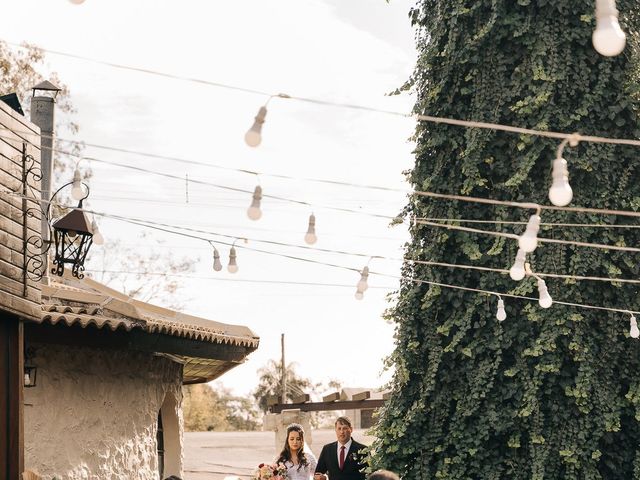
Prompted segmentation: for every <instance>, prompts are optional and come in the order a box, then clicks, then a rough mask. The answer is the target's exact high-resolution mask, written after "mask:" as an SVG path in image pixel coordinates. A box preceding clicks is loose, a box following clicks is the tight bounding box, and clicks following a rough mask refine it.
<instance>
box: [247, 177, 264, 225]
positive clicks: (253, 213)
mask: <svg viewBox="0 0 640 480" xmlns="http://www.w3.org/2000/svg"><path fill="white" fill-rule="evenodd" d="M260 200H262V187H261V186H260V185H257V186H256V188H255V189H254V190H253V200H252V201H251V206H250V207H249V208H248V209H247V216H248V217H249V218H250V219H251V220H260V217H262V210H260Z"/></svg>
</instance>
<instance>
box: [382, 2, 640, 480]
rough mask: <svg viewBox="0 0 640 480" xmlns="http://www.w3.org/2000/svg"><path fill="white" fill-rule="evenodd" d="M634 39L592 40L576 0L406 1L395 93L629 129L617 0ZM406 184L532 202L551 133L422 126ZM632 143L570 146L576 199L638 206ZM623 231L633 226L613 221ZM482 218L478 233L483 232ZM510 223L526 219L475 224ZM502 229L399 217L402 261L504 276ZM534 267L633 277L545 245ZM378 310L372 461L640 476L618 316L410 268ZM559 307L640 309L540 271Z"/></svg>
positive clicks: (637, 397)
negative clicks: (411, 40) (405, 231)
mask: <svg viewBox="0 0 640 480" xmlns="http://www.w3.org/2000/svg"><path fill="white" fill-rule="evenodd" d="M618 7H619V9H620V11H621V17H622V18H621V20H622V23H623V28H624V29H625V30H626V31H627V32H629V33H630V34H631V35H630V37H631V38H629V44H630V45H628V47H627V49H626V51H625V52H624V54H622V55H620V56H617V57H614V58H605V57H602V56H600V55H598V54H597V53H596V52H595V51H594V49H593V47H592V46H591V34H592V31H593V29H594V24H595V22H594V12H593V2H591V1H586V0H556V1H553V2H551V1H548V0H518V1H517V2H516V1H504V0H498V1H495V0H492V1H489V0H477V1H473V2H470V1H468V0H446V1H443V0H422V1H420V2H419V5H418V7H417V8H415V9H414V10H412V11H411V13H410V18H411V21H412V24H413V25H414V26H415V27H416V28H417V30H418V35H417V41H418V51H419V58H418V62H417V66H416V69H415V72H414V74H413V76H412V78H411V80H410V82H409V83H408V85H407V88H413V89H414V90H415V92H416V93H417V103H416V106H415V112H417V113H426V114H428V115H437V116H442V117H449V118H457V119H473V120H479V121H488V122H495V123H502V124H509V125H518V126H523V127H529V128H536V129H541V130H555V131H564V132H575V131H579V132H580V133H583V134H591V135H602V136H608V137H618V138H638V137H639V136H640V130H639V129H638V125H639V122H638V114H637V112H638V111H639V107H640V103H639V101H640V97H639V95H638V94H639V92H640V88H639V83H638V71H639V70H638V68H637V66H638V60H639V58H638V50H637V40H638V37H637V32H638V31H639V29H640V19H639V17H638V14H639V12H640V9H639V8H638V7H639V5H638V2H632V1H619V2H618ZM415 139H416V143H417V147H416V151H415V156H416V163H415V167H414V168H413V169H412V171H410V172H409V173H408V179H409V181H410V183H411V184H412V185H413V186H414V187H415V188H416V189H417V190H430V191H437V192H442V193H449V194H462V195H472V196H478V197H491V198H497V199H502V200H513V201H531V202H538V203H546V204H548V201H547V200H546V194H547V192H548V189H549V185H550V182H551V179H550V168H549V167H550V165H551V161H552V160H553V159H554V158H555V150H556V148H557V146H558V143H559V141H556V140H549V139H544V138H540V137H533V136H519V135H513V134H509V133H502V132H497V131H495V130H480V129H462V128H460V127H455V126H447V125H442V124H429V123H420V124H419V125H418V127H417V129H416V133H415ZM637 154H638V153H637V150H634V149H633V148H631V147H625V146H612V145H603V144H593V143H585V142H581V143H580V144H579V145H578V146H577V147H576V148H569V147H568V148H567V149H566V150H565V153H564V156H565V158H566V159H567V161H568V163H569V169H570V173H571V184H572V186H573V190H574V202H573V204H574V205H580V206H584V207H595V208H619V209H632V210H635V211H637V210H638V209H640V182H638V171H637V161H636V160H635V158H636V157H637ZM532 213H534V212H527V211H517V210H514V209H511V208H507V207H489V206H487V205H482V204H474V203H467V202H451V201H440V200H433V199H427V198H425V197H420V196H418V195H414V196H412V197H411V199H410V203H409V205H408V206H407V207H406V209H405V212H404V214H405V215H406V216H407V217H409V218H412V217H435V218H460V219H471V220H488V221H494V220H524V221H526V220H527V217H528V216H529V215H530V214H532ZM542 215H543V221H544V222H549V223H552V222H555V223H569V222H571V223H576V222H580V223H599V222H602V223H611V224H615V223H625V220H624V218H620V217H616V216H596V215H578V214H570V213H566V212H550V211H544V213H543V214H542ZM626 223H629V222H626ZM482 228H485V227H482ZM485 229H487V230H489V229H491V230H499V231H505V232H510V233H518V234H519V233H521V231H522V229H517V228H516V227H513V226H509V225H503V224H495V226H494V225H491V227H486V228H485ZM541 236H546V237H554V238H558V239H572V240H579V241H584V242H598V243H609V244H619V245H638V244H640V235H639V234H638V233H637V230H614V229H603V228H572V229H569V228H554V227H543V229H542V230H541ZM516 249H517V244H516V242H513V241H511V240H506V239H504V238H496V237H490V236H483V235H477V234H472V233H462V232H453V231H445V230H444V229H437V228H432V227H429V226H426V225H421V224H419V223H416V224H413V223H412V227H411V241H410V242H409V243H408V245H407V247H406V257H407V258H409V259H421V260H435V261H440V262H447V263H450V264H471V263H472V264H474V265H477V266H484V267H499V268H509V267H510V266H511V265H512V264H513V260H514V256H515V253H516ZM528 260H529V261H530V262H531V265H532V268H533V270H534V271H538V272H550V273H566V274H571V275H588V276H613V277H620V278H638V277H639V274H640V270H639V267H638V261H637V260H638V259H637V258H636V257H632V256H631V254H629V253H622V252H615V251H604V250H602V251H601V250H595V249H586V248H580V247H574V246H569V245H559V244H544V245H542V246H540V247H539V248H538V249H537V250H536V251H535V252H533V254H531V255H529V257H528ZM403 278H405V280H403V281H402V283H401V287H400V290H399V292H398V294H397V298H396V299H395V302H394V305H393V306H392V307H391V308H390V309H389V311H388V317H389V318H390V319H391V320H392V321H394V322H395V324H396V332H395V340H396V349H395V351H394V353H393V354H392V355H391V357H390V358H389V360H388V364H389V365H393V366H394V367H395V373H394V377H393V380H392V384H391V386H392V389H393V396H392V398H391V400H389V401H388V402H387V403H386V405H385V407H384V408H383V410H382V412H381V418H380V421H379V423H378V426H377V427H376V434H377V436H378V439H377V440H376V441H375V442H374V444H373V456H372V463H373V466H374V467H380V466H384V467H386V468H389V469H391V470H395V471H398V472H399V473H401V476H402V478H404V479H427V478H439V479H447V480H457V479H470V478H482V479H536V480H541V479H560V478H562V479H621V478H635V479H637V478H640V450H639V449H638V445H639V444H640V428H639V426H638V420H639V419H640V380H639V379H638V375H637V372H638V370H639V367H640V345H638V343H637V342H635V341H634V340H632V339H629V338H628V336H627V333H626V325H628V323H626V322H628V316H627V317H625V316H624V315H621V314H613V313H609V312H602V311H597V310H585V309H576V308H572V307H568V306H562V305H557V304H554V305H553V306H552V308H550V309H548V310H543V309H541V308H540V307H539V306H538V305H537V304H536V303H532V302H526V301H522V300H510V299H505V300H507V319H506V320H505V321H504V322H502V323H500V322H498V321H496V319H495V311H496V299H495V298H494V297H491V298H489V297H487V296H483V295H479V294H476V293H470V292H465V291H460V290H455V289H447V288H444V287H438V286H435V285H432V286H430V285H427V284H419V283H416V282H413V281H411V280H410V279H423V280H427V281H431V282H442V283H447V284H454V285H462V286H467V287H473V288H477V289H483V290H488V291H498V292H512V293H515V294H518V295H526V296H530V297H531V296H533V297H536V296H537V291H536V284H535V281H534V280H533V279H532V278H527V279H525V280H523V281H521V282H520V283H515V282H513V281H511V280H510V279H509V278H508V277H505V276H501V275H498V274H491V273H488V272H482V273H480V272H478V271H471V270H462V269H443V268H439V267H428V266H425V265H421V264H416V263H411V262H406V263H405V265H404V266H403ZM547 284H548V288H549V291H550V292H551V295H552V296H554V297H555V298H556V299H557V300H564V301H570V302H577V303H587V304H593V305H603V306H613V307H616V306H617V307H621V308H629V309H633V308H635V309H637V308H638V297H637V289H636V288H634V287H633V286H629V285H623V284H615V283H611V284H609V283H602V282H584V281H579V282H576V281H569V280H559V279H558V280H556V279H552V280H548V281H547Z"/></svg>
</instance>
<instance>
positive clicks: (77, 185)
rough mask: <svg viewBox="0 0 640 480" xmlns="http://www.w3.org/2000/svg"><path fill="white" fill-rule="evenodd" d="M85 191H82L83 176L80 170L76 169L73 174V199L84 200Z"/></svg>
mask: <svg viewBox="0 0 640 480" xmlns="http://www.w3.org/2000/svg"><path fill="white" fill-rule="evenodd" d="M84 196H85V195H84V190H83V189H82V175H80V170H78V169H77V168H76V170H75V171H74V172H73V183H72V185H71V197H72V198H73V199H74V200H82V199H83V198H84Z"/></svg>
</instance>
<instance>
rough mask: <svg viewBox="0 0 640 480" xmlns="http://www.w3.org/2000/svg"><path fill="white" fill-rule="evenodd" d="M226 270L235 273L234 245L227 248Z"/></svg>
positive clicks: (236, 269) (236, 264) (236, 266)
mask: <svg viewBox="0 0 640 480" xmlns="http://www.w3.org/2000/svg"><path fill="white" fill-rule="evenodd" d="M227 270H228V271H229V273H236V272H237V271H238V263H237V262H236V249H235V247H231V250H229V265H227Z"/></svg>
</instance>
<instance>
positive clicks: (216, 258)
mask: <svg viewBox="0 0 640 480" xmlns="http://www.w3.org/2000/svg"><path fill="white" fill-rule="evenodd" d="M236 268H237V265H236ZM213 270H214V271H216V272H219V271H220V270H222V262H221V261H220V252H218V249H217V248H216V247H213Z"/></svg>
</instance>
